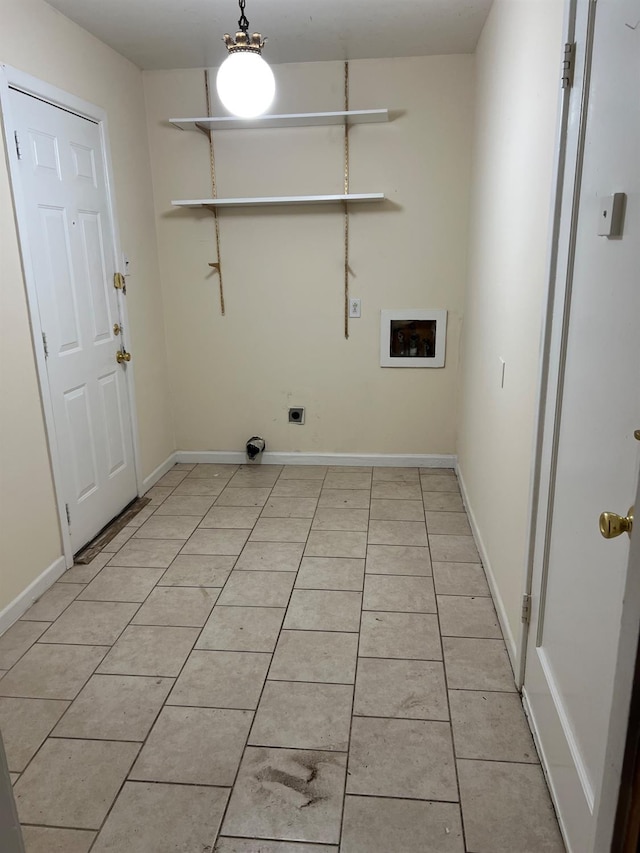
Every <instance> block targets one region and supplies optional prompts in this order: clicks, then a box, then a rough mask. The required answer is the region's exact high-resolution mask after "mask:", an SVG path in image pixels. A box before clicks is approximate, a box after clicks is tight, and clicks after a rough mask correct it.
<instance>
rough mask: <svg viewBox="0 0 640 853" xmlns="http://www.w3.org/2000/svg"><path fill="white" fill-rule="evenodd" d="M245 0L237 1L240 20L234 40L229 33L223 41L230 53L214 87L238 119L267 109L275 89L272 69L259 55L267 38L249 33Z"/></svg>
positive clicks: (257, 114) (256, 114)
mask: <svg viewBox="0 0 640 853" xmlns="http://www.w3.org/2000/svg"><path fill="white" fill-rule="evenodd" d="M245 3H246V0H239V5H240V20H239V21H238V32H237V33H236V37H235V39H234V38H232V37H231V36H230V35H229V34H228V33H226V34H225V36H224V43H225V44H226V46H227V50H228V51H229V56H228V57H227V58H226V59H225V61H224V62H223V63H222V65H221V66H220V69H219V70H218V76H217V77H216V88H217V90H218V95H219V97H220V100H221V101H222V103H223V104H224V106H225V107H226V108H227V109H228V110H229V112H230V113H232V114H233V115H236V116H238V117H240V118H254V117H255V116H259V115H261V114H262V113H264V112H265V111H266V110H268V109H269V107H270V106H271V102H272V101H273V96H274V95H275V92H276V83H275V80H274V77H273V71H272V70H271V69H270V68H269V66H268V65H267V63H266V62H265V61H264V59H263V58H262V56H261V53H262V48H263V47H264V43H265V41H266V39H263V38H262V36H261V35H260V33H253V34H252V35H251V36H249V34H248V30H249V21H248V20H247V17H246V15H245V13H244V8H245Z"/></svg>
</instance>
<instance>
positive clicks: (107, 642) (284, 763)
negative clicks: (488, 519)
mask: <svg viewBox="0 0 640 853" xmlns="http://www.w3.org/2000/svg"><path fill="white" fill-rule="evenodd" d="M148 496H149V497H150V498H151V499H152V503H151V504H150V505H149V507H148V508H145V509H144V510H143V511H142V512H141V513H140V514H139V515H138V516H137V517H136V518H135V519H134V520H133V522H132V524H131V525H129V526H128V527H126V528H125V529H124V530H123V531H122V532H121V533H120V534H118V536H117V537H116V539H114V540H113V541H112V542H111V543H110V544H109V545H107V547H106V548H105V550H104V552H103V553H101V554H100V555H99V556H98V557H97V558H96V559H95V560H94V561H93V563H92V564H91V565H89V566H74V567H73V568H72V569H70V570H69V571H68V572H67V573H66V574H65V575H64V576H63V577H62V578H61V579H60V581H59V582H58V583H56V584H55V585H54V586H53V587H52V588H51V589H50V590H49V591H48V592H47V593H46V594H45V595H43V596H42V598H41V599H40V600H39V601H38V602H37V603H36V604H34V605H33V607H32V608H31V609H30V610H29V611H28V612H27V613H26V614H25V615H24V617H23V618H22V619H21V620H20V621H19V622H18V623H16V625H14V626H13V627H12V628H10V629H9V631H8V632H7V633H6V634H5V635H4V637H2V638H0V727H1V728H2V733H3V736H4V740H5V744H6V749H7V754H8V760H9V768H10V770H11V771H12V778H13V779H14V780H15V788H14V791H15V796H16V801H17V805H18V811H19V815H20V818H21V820H22V822H23V824H24V835H25V841H26V846H27V853H41V851H64V853H88V851H89V850H91V851H93V853H165V851H166V852H167V853H169V851H189V853H191V851H193V853H211V851H212V850H215V851H216V853H337V851H341V853H465V851H467V853H543V851H544V853H561V851H563V850H564V847H563V845H562V842H561V840H560V835H559V832H558V827H557V823H556V819H555V815H554V812H553V808H552V806H551V802H550V799H549V795H548V792H547V788H546V786H545V782H544V778H543V775H542V772H541V769H540V764H539V761H538V757H537V755H536V751H535V747H534V745H533V741H532V738H531V734H530V732H529V729H528V727H527V723H526V720H525V717H524V714H523V711H522V706H521V704H520V699H519V696H518V694H517V692H516V691H515V687H514V682H513V677H512V673H511V670H510V668H509V662H508V658H507V654H506V650H505V647H504V643H503V641H502V636H501V633H500V628H499V625H498V621H497V619H496V615H495V611H494V608H493V603H492V601H491V598H490V594H489V589H488V587H487V583H486V580H485V577H484V573H483V570H482V566H481V564H480V558H479V556H478V552H477V550H476V547H475V544H474V541H473V538H472V536H471V529H470V527H469V524H468V521H467V517H466V515H465V513H464V508H463V505H462V501H461V498H460V492H459V489H458V484H457V481H456V478H455V475H454V473H453V471H448V470H433V469H417V468H374V469H367V468H353V469H352V468H322V467H311V466H296V467H285V468H280V467H276V466H264V467H259V466H234V465H176V466H175V468H174V469H173V470H172V471H170V472H169V473H168V474H166V475H165V476H164V477H163V478H162V480H161V481H160V482H159V483H158V484H157V486H155V487H154V488H153V489H151V491H150V492H149V493H148ZM432 560H433V562H432ZM3 672H4V674H3Z"/></svg>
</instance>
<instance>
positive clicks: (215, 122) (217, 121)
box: [169, 109, 389, 133]
mask: <svg viewBox="0 0 640 853" xmlns="http://www.w3.org/2000/svg"><path fill="white" fill-rule="evenodd" d="M169 121H170V122H171V124H172V125H174V127H178V128H180V130H201V131H203V133H207V131H209V130H234V129H245V130H247V129H251V128H258V127H314V126H318V125H327V124H372V123H374V122H382V121H389V110H386V109H385V110H341V111H339V112H330V113H288V114H285V115H266V116H259V117H258V118H250V119H247V118H235V117H234V116H215V117H214V118H207V117H206V116H205V117H203V118H171V119H169Z"/></svg>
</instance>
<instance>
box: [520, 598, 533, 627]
mask: <svg viewBox="0 0 640 853" xmlns="http://www.w3.org/2000/svg"><path fill="white" fill-rule="evenodd" d="M521 618H522V621H523V622H524V623H525V624H529V622H530V621H531V596H530V595H523V596H522V614H521Z"/></svg>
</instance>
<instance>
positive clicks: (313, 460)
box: [145, 450, 457, 482]
mask: <svg viewBox="0 0 640 853" xmlns="http://www.w3.org/2000/svg"><path fill="white" fill-rule="evenodd" d="M456 459H457V457H456V456H455V455H453V454H444V453H442V454H441V453H420V454H406V453H274V452H269V451H266V452H265V453H263V454H262V456H261V459H260V462H258V463H257V464H262V465H353V466H369V465H377V466H380V467H398V468H455V466H456ZM175 461H176V462H186V463H199V462H214V463H215V462H217V463H218V464H227V465H229V464H232V465H240V464H242V463H246V462H248V459H247V456H246V454H245V453H243V452H242V451H233V450H229V451H227V450H178V451H177V452H176V454H175ZM156 470H158V469H156ZM154 474H155V471H154ZM152 476H153V475H152ZM145 482H146V481H145Z"/></svg>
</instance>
